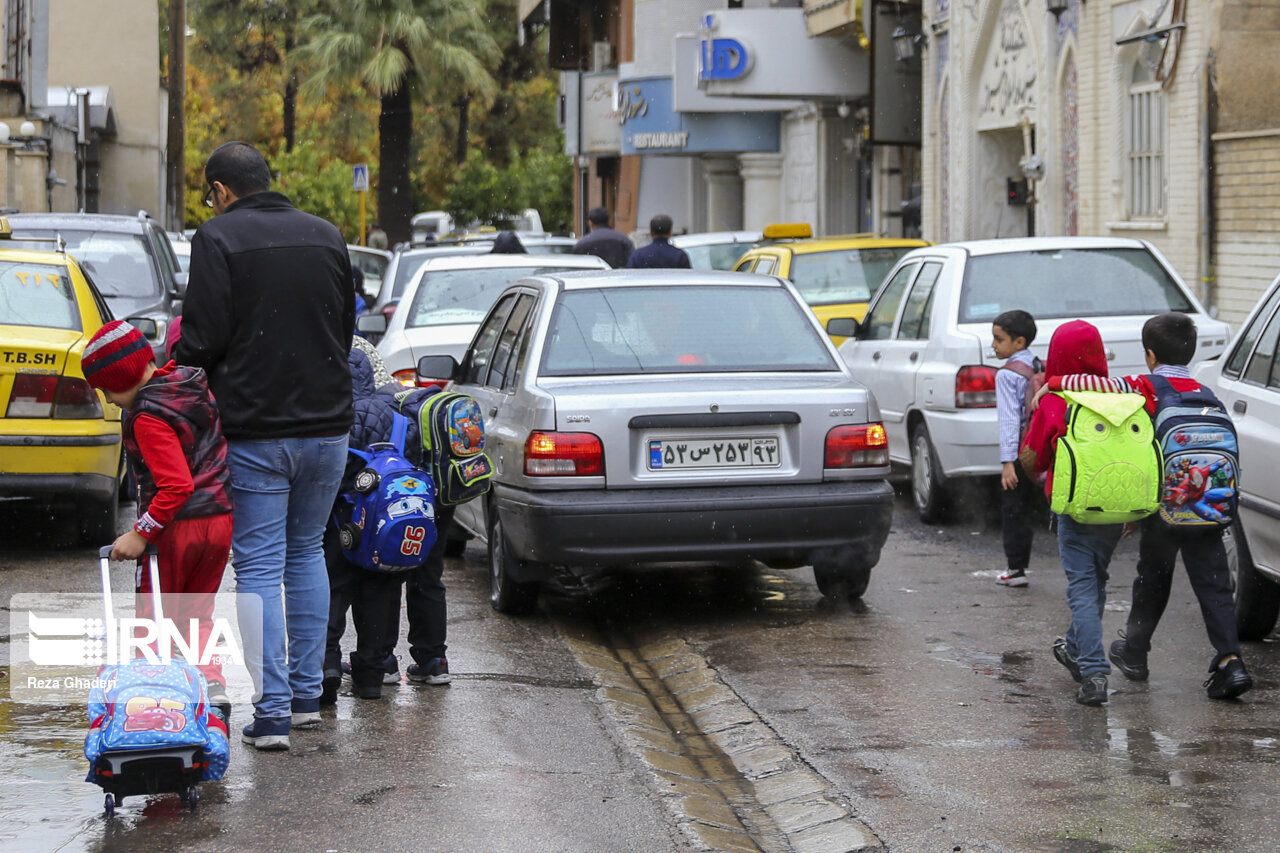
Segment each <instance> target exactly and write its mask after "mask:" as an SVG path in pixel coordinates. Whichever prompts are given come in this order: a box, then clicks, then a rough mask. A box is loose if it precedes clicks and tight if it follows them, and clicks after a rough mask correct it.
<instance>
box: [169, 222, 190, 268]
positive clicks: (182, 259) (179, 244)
mask: <svg viewBox="0 0 1280 853" xmlns="http://www.w3.org/2000/svg"><path fill="white" fill-rule="evenodd" d="M165 233H166V234H167V235H168V237H169V245H170V246H171V247H172V248H173V256H174V257H175V258H177V259H178V271H179V272H185V273H190V272H191V241H190V240H188V239H187V238H186V235H184V234H182V233H181V232H179V231H166V232H165Z"/></svg>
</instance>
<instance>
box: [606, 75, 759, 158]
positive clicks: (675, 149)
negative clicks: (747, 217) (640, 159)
mask: <svg viewBox="0 0 1280 853" xmlns="http://www.w3.org/2000/svg"><path fill="white" fill-rule="evenodd" d="M673 88H674V87H673V81H672V78H670V77H639V78H635V79H632V80H623V81H621V82H620V83H619V84H618V111H617V112H618V118H619V121H620V122H621V124H622V145H621V153H623V154H702V153H708V152H732V153H739V152H744V151H777V150H778V143H779V139H780V132H779V121H778V114H777V113H679V112H676V111H675V106H674V99H673Z"/></svg>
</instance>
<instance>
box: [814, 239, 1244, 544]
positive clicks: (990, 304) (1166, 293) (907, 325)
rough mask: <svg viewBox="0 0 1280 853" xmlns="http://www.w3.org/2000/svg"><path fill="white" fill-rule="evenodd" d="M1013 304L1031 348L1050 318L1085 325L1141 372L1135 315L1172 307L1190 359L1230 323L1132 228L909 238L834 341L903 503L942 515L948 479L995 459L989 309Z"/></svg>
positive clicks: (1216, 344)
mask: <svg viewBox="0 0 1280 853" xmlns="http://www.w3.org/2000/svg"><path fill="white" fill-rule="evenodd" d="M1014 308H1020V309H1022V310H1024V311H1028V312H1030V313H1031V315H1032V316H1033V317H1035V320H1036V326H1037V334H1036V339H1035V341H1034V342H1032V345H1031V349H1032V351H1033V352H1034V353H1035V354H1037V355H1039V356H1040V357H1041V358H1043V357H1044V356H1045V355H1046V353H1047V351H1048V347H1049V340H1050V339H1051V338H1052V337H1053V332H1054V330H1055V329H1057V327H1058V326H1059V325H1061V324H1062V323H1064V322H1066V321H1068V320H1075V319H1083V320H1087V321H1088V322H1090V323H1092V324H1093V325H1095V326H1097V327H1098V330H1099V331H1100V332H1101V333H1102V340H1103V342H1104V343H1105V344H1106V347H1107V361H1108V367H1109V369H1110V372H1111V373H1112V374H1113V375H1115V376H1122V375H1126V374H1136V373H1145V372H1146V364H1145V362H1144V360H1143V349H1142V324H1143V323H1145V322H1146V321H1147V318H1149V317H1151V316H1152V315H1154V314H1160V313H1163V312H1165V311H1183V312H1185V313H1187V314H1190V315H1192V317H1193V319H1194V320H1195V322H1196V328H1197V330H1198V333H1199V338H1200V341H1199V347H1198V348H1197V356H1196V359H1195V360H1194V361H1193V362H1192V364H1193V365H1194V364H1195V363H1197V362H1199V361H1201V360H1203V359H1206V358H1212V357H1214V356H1216V355H1218V354H1220V353H1221V352H1222V350H1223V348H1224V347H1225V346H1226V343H1227V338H1228V337H1229V336H1230V330H1229V328H1228V327H1227V324H1226V323H1223V322H1221V321H1219V320H1215V319H1213V318H1212V317H1210V316H1209V314H1208V313H1207V312H1206V311H1205V309H1204V308H1203V307H1202V306H1201V305H1200V303H1199V302H1198V301H1197V300H1196V298H1195V296H1194V295H1193V294H1192V293H1191V291H1190V290H1189V289H1188V288H1187V286H1186V285H1185V284H1184V283H1183V281H1182V279H1180V278H1179V277H1178V274H1177V273H1176V272H1174V270H1173V268H1172V267H1171V266H1170V265H1169V263H1168V262H1167V261H1166V260H1165V259H1164V257H1163V256H1162V255H1161V254H1160V252H1159V251H1158V250H1157V249H1156V248H1155V247H1154V246H1152V245H1151V244H1150V243H1147V242H1146V241H1143V240H1129V239H1113V238H1102V237H1030V238H1022V239H1009V240H979V241H974V242H968V243H950V244H944V245H940V246H929V247H925V248H920V249H915V250H913V251H911V252H909V253H907V254H906V255H904V256H903V257H902V258H901V259H900V260H899V261H898V263H897V264H896V265H895V266H894V267H893V269H892V270H890V272H889V274H888V276H887V277H886V278H885V281H884V283H883V284H882V285H881V286H880V289H879V290H878V291H877V292H876V294H875V296H874V297H873V298H872V302H871V304H870V307H869V308H868V310H867V315H866V317H865V318H864V319H863V321H862V322H861V323H858V324H855V323H854V322H853V320H852V319H845V318H840V319H834V320H832V321H831V323H829V324H828V326H827V329H828V331H829V332H830V333H831V334H832V335H836V334H841V335H848V336H849V340H847V341H845V342H844V343H843V344H841V345H840V354H841V356H842V357H843V358H844V360H845V362H846V363H847V364H848V365H849V367H850V368H851V369H852V370H853V373H854V375H855V376H857V377H858V378H859V379H860V380H861V381H862V382H864V383H865V384H866V385H867V387H868V388H870V389H871V391H872V393H874V394H875V396H876V400H877V401H878V402H879V403H880V409H881V412H882V413H883V415H884V426H885V429H886V430H887V431H888V433H889V453H890V456H891V458H892V459H893V461H894V462H895V463H897V464H900V465H904V466H908V467H909V468H910V469H911V478H912V495H913V497H914V500H915V505H916V510H917V512H918V513H919V514H920V517H921V518H922V519H923V520H925V521H926V522H934V521H938V520H940V519H941V518H943V517H944V516H945V514H946V510H947V507H948V504H949V492H950V491H951V490H952V489H953V488H954V487H955V486H957V485H959V484H961V483H962V482H964V481H966V480H967V481H968V482H976V481H975V479H974V478H978V477H988V476H995V475H997V474H999V472H1000V455H999V450H998V447H997V444H998V437H997V428H996V409H995V405H996V399H995V398H996V392H995V388H996V369H997V368H998V367H999V366H1000V364H1001V363H1002V362H1001V361H1000V360H999V359H997V358H996V356H995V354H994V353H993V352H992V351H991V321H992V320H994V319H995V318H996V316H997V315H999V314H1000V313H1001V312H1003V311H1008V310H1011V309H1014Z"/></svg>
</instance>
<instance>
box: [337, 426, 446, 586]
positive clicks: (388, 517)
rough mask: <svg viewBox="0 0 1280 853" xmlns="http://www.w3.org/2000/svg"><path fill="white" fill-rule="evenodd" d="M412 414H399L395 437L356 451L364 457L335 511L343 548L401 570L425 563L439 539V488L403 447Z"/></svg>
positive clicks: (374, 566) (371, 565)
mask: <svg viewBox="0 0 1280 853" xmlns="http://www.w3.org/2000/svg"><path fill="white" fill-rule="evenodd" d="M408 429H409V420H408V418H406V417H404V416H403V415H400V414H396V415H395V416H394V425H393V426H392V428H391V441H389V442H376V443H374V444H371V445H369V449H368V450H367V451H365V450H357V449H355V448H351V452H352V453H354V454H355V455H356V456H359V457H360V458H361V459H363V460H364V461H365V467H364V468H362V469H361V470H360V471H359V472H357V474H356V476H355V483H354V485H353V487H352V488H351V490H350V491H347V492H341V493H339V496H338V498H339V500H338V504H339V507H340V511H339V512H337V513H335V514H336V515H337V516H338V517H337V518H336V519H335V520H336V521H337V526H338V539H339V542H340V544H341V546H342V554H343V556H344V557H346V559H347V560H348V561H350V562H352V563H354V564H356V565H358V566H363V567H364V568H366V569H370V570H372V571H378V572H400V571H405V570H408V569H414V568H417V567H418V566H420V565H422V561H423V560H425V559H426V557H427V553H428V552H429V551H430V550H431V546H432V545H434V544H435V541H436V511H435V499H436V490H435V486H434V485H433V484H432V482H431V477H430V475H429V474H427V473H426V472H425V471H423V470H422V469H421V468H418V467H417V466H415V465H414V464H413V463H411V462H410V461H409V460H408V459H406V458H405V453H404V439H405V435H406V433H407V432H408Z"/></svg>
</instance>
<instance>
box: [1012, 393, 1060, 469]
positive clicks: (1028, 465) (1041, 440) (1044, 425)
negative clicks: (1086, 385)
mask: <svg viewBox="0 0 1280 853" xmlns="http://www.w3.org/2000/svg"><path fill="white" fill-rule="evenodd" d="M1066 431H1067V404H1066V402H1065V401H1064V400H1063V399H1062V398H1061V397H1058V396H1055V395H1053V394H1050V395H1048V396H1047V397H1045V398H1044V399H1043V400H1041V401H1040V405H1039V406H1038V407H1037V408H1036V411H1035V414H1033V415H1032V416H1031V423H1029V424H1028V425H1027V437H1026V438H1025V439H1023V441H1022V449H1021V450H1020V451H1019V453H1018V461H1019V462H1021V463H1022V467H1023V468H1025V469H1026V470H1028V471H1034V472H1035V473H1037V474H1039V473H1041V472H1044V471H1049V470H1050V469H1052V468H1053V458H1054V455H1055V454H1056V453H1057V451H1058V438H1059V436H1061V435H1063V434H1064V433H1066Z"/></svg>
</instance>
